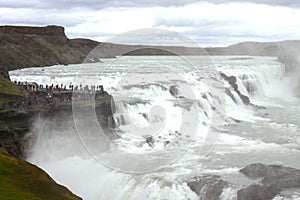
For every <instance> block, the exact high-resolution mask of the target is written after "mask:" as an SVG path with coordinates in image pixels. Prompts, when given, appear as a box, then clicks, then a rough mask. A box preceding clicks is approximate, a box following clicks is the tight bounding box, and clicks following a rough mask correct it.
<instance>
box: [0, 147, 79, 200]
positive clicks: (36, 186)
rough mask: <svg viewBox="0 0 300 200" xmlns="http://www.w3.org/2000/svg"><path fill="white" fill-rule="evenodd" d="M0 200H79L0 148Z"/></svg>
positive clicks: (41, 172) (38, 171) (40, 171)
mask: <svg viewBox="0 0 300 200" xmlns="http://www.w3.org/2000/svg"><path fill="white" fill-rule="evenodd" d="M0 199H1V200H2V199H5V200H10V199H11V200H13V199H31V200H32V199H43V200H44V199H45V200H47V199H79V198H78V197H76V196H75V195H73V194H72V193H71V192H70V191H68V190H67V189H66V188H65V187H63V186H60V185H58V184H56V183H55V182H54V181H53V180H52V179H51V178H50V177H49V176H48V175H47V174H46V173H45V172H44V171H43V170H41V169H39V168H38V167H36V166H34V165H32V164H30V163H27V162H25V161H22V160H19V159H17V158H14V157H12V156H10V155H9V154H8V153H7V152H6V151H5V150H3V149H1V148H0Z"/></svg>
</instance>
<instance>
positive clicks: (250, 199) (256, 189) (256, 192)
mask: <svg viewBox="0 0 300 200" xmlns="http://www.w3.org/2000/svg"><path fill="white" fill-rule="evenodd" d="M279 192H280V189H279V188H277V187H276V186H274V185H271V186H268V187H266V186H264V185H258V184H253V185H250V186H249V187H247V188H245V189H241V190H239V191H238V193H237V199H238V200H271V199H273V198H274V197H275V196H276V195H277V194H278V193H279Z"/></svg>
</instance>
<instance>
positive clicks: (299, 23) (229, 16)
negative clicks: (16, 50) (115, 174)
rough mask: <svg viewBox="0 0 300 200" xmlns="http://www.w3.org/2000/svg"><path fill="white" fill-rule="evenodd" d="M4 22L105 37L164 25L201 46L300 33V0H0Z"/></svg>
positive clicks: (292, 36) (0, 17)
mask: <svg viewBox="0 0 300 200" xmlns="http://www.w3.org/2000/svg"><path fill="white" fill-rule="evenodd" d="M0 23H1V24H3V25H4V24H5V25H6V24H9V25H35V26H43V25H49V24H52V25H62V26H65V27H66V34H67V36H68V37H70V38H77V37H84V38H90V39H95V40H98V41H106V40H107V39H109V38H111V37H112V36H115V35H118V34H120V33H122V32H126V31H131V30H134V29H140V28H164V29H168V30H173V31H176V32H179V33H181V34H183V35H185V36H187V37H189V38H191V39H192V40H194V41H196V42H197V43H198V44H199V45H201V46H225V45H229V44H234V43H237V42H242V41H279V40H290V39H300V1H299V0H254V1H238V0H231V1H228V0H212V1H196V0H180V1H174V0H120V1H113V0H51V1H50V0H27V1H20V0H0Z"/></svg>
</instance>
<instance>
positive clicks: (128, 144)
mask: <svg viewBox="0 0 300 200" xmlns="http://www.w3.org/2000/svg"><path fill="white" fill-rule="evenodd" d="M131 58H134V57H131ZM233 58H234V57H213V58H212V59H213V61H214V62H215V63H217V68H218V70H219V71H221V72H224V73H225V74H227V75H229V76H234V77H236V79H237V85H238V90H239V91H240V93H241V94H243V95H245V96H247V97H249V98H250V100H251V101H254V100H255V101H259V100H261V99H262V98H263V97H265V96H268V95H270V91H271V90H273V89H274V84H273V83H274V82H276V80H278V79H280V78H282V77H283V75H284V73H285V70H284V66H283V65H282V64H280V63H278V62H277V61H276V59H275V58H261V57H259V58H257V57H251V58H252V59H249V60H237V59H233ZM126 59H127V58H126ZM128 59H129V58H128ZM163 59H166V60H168V59H169V61H170V65H172V62H173V64H174V63H175V64H176V63H177V61H176V60H175V61H172V59H173V58H172V57H164V58H163ZM142 60H143V57H139V62H140V63H139V65H140V67H141V68H142V67H143V62H142ZM104 61H105V62H110V60H108V61H106V60H104ZM171 61H172V62H171ZM104 64H105V63H104ZM104 64H103V63H102V64H101V63H97V64H85V65H69V66H54V67H50V68H48V67H47V68H28V69H23V70H17V71H13V72H10V76H11V79H12V80H17V81H29V82H37V83H39V84H49V85H50V84H59V85H60V84H64V85H67V86H68V85H69V84H70V83H75V79H74V78H73V77H72V75H74V76H76V75H77V74H78V73H77V72H78V70H79V71H80V72H81V73H80V74H81V77H82V78H83V79H81V80H82V81H83V83H84V84H87V85H98V84H103V85H104V88H105V90H106V91H108V92H109V93H111V94H113V95H115V97H116V98H115V102H116V112H115V114H114V120H115V122H116V124H117V128H116V131H119V133H120V135H121V137H120V139H118V140H116V141H115V144H117V145H118V147H119V148H120V149H121V150H124V151H127V152H140V153H141V152H148V151H159V150H163V149H164V148H171V149H180V147H182V146H186V145H190V146H189V147H190V148H188V149H185V150H186V156H183V157H182V158H181V159H180V160H179V161H178V162H176V163H173V164H172V165H170V166H169V167H167V168H166V169H164V170H162V171H159V172H157V173H150V174H144V175H132V174H126V173H121V172H115V171H114V170H111V169H109V168H106V167H104V166H103V165H101V164H99V163H98V162H97V161H96V160H95V159H93V158H91V157H90V155H88V154H87V153H86V152H85V149H84V148H82V146H81V144H80V141H78V138H77V137H76V135H74V134H72V133H73V132H74V130H72V129H71V130H68V129H67V130H57V131H55V130H52V128H51V126H49V125H47V124H44V123H41V122H40V121H36V124H35V128H34V129H33V132H34V133H33V135H32V138H33V139H34V140H33V141H32V143H31V146H30V149H29V152H28V160H29V161H30V162H33V163H35V164H37V165H38V166H40V167H42V168H43V169H45V170H46V171H47V172H48V173H49V174H50V175H51V176H53V178H54V179H55V180H56V181H58V182H59V183H61V184H64V185H66V186H68V187H69V188H70V189H71V190H72V191H73V192H75V193H76V194H78V195H79V196H82V197H84V198H86V199H198V198H199V197H197V196H196V194H195V193H193V192H192V191H191V190H190V189H189V187H188V186H187V185H186V183H184V181H183V180H187V179H188V178H191V177H192V176H194V175H195V176H196V175H199V173H200V174H201V173H217V174H218V173H219V174H226V173H232V172H236V171H237V168H231V167H229V168H228V167H226V165H227V164H228V163H222V164H223V165H224V166H223V169H220V167H221V166H220V165H218V166H215V167H213V168H214V169H213V170H209V169H203V168H201V167H202V166H201V163H200V162H202V160H201V159H202V157H201V154H200V153H199V149H201V145H202V143H203V141H204V140H205V138H206V136H207V133H208V131H209V130H210V129H211V130H213V131H219V129H218V128H220V127H211V125H212V124H211V122H212V118H213V115H214V113H218V112H219V113H221V110H220V108H219V107H218V105H217V103H218V100H219V101H221V99H214V98H216V97H215V96H214V94H213V93H212V92H211V90H210V88H209V87H208V86H207V84H206V83H205V80H204V79H203V77H200V75H201V74H199V72H196V71H191V70H180V71H181V73H180V74H179V75H178V76H177V77H176V78H175V79H174V78H173V79H167V78H166V77H167V75H168V73H166V71H165V70H163V72H164V73H161V75H162V76H163V77H164V78H162V80H161V81H156V82H155V81H152V82H151V81H147V80H146V81H145V80H144V79H143V74H142V73H141V74H138V75H135V76H134V80H133V82H132V78H131V77H130V76H133V75H132V74H131V75H130V74H129V76H128V77H127V79H126V78H125V79H124V76H125V74H126V70H124V68H125V67H126V66H124V65H117V66H115V67H114V68H110V69H108V71H104V69H103V66H105V65H104ZM174 66H176V67H179V68H180V67H181V66H180V65H179V64H178V63H177V64H176V65H174ZM99 69H100V72H99ZM145 70H146V72H147V75H149V74H151V67H149V66H146V67H145ZM103 71H104V72H103ZM103 73H104V74H105V76H104V75H103ZM54 74H55V76H54ZM179 76H180V77H179ZM151 79H152V80H155V76H154V77H152V78H151ZM124 80H125V82H121V81H124ZM182 80H185V81H182ZM126 81H129V83H130V84H128V85H127V84H126ZM120 82H121V83H120ZM218 82H221V83H222V84H223V85H224V87H227V88H229V89H230V92H231V94H232V96H234V98H235V99H236V100H237V101H236V102H235V101H233V100H232V98H231V97H230V96H228V95H226V94H224V95H225V100H226V101H225V102H222V103H225V107H226V114H227V117H228V118H233V119H235V120H242V121H248V122H255V121H262V120H265V119H263V118H262V117H258V116H255V115H254V114H255V111H254V110H251V109H250V108H249V106H246V105H244V104H243V101H242V100H241V99H240V97H239V95H238V94H237V93H236V92H235V91H234V89H233V88H231V86H230V84H228V83H227V82H226V81H225V80H218ZM77 84H80V83H77ZM275 85H276V84H275ZM187 87H188V88H192V91H193V93H192V95H191V93H188V92H186V88H187ZM171 88H172V89H171ZM271 96H272V95H271ZM118 97H121V98H118ZM125 97H126V98H125ZM257 99H258V100H257ZM213 100H215V101H213ZM183 111H184V112H186V113H189V112H191V113H192V112H196V111H197V112H198V114H199V115H198V118H199V133H198V134H195V133H193V132H192V133H190V132H188V131H187V132H180V131H179V129H180V127H178V126H179V125H180V123H181V122H182V119H181V116H182V112H183ZM187 116H188V115H187ZM189 121H193V119H187V120H186V124H185V126H187V127H188V126H189V124H188V123H187V122H189ZM231 123H233V121H231ZM234 123H235V122H234ZM275 125H276V124H275ZM149 126H151V128H152V130H150V131H149V130H148V129H147V127H149ZM276 126H280V125H278V124H277V125H276ZM279 128H282V127H279ZM287 128H288V129H294V128H295V127H293V126H290V125H287ZM51 130H52V131H51ZM147 130H148V132H147ZM153 130H155V131H156V133H157V134H156V135H154V138H153V141H151V142H152V143H153V144H152V145H151V144H149V143H151V142H149V143H147V142H146V141H145V137H147V136H149V135H152V132H153ZM151 131H152V132H151ZM132 132H133V133H132ZM62 133H63V134H62ZM126 133H127V134H126ZM130 134H133V135H130ZM143 137H144V139H143ZM218 143H219V144H220V146H221V147H222V148H223V147H224V148H227V149H223V150H222V151H219V152H215V154H216V155H221V154H227V153H230V152H234V153H245V152H246V153H248V152H253V151H264V150H266V149H268V150H270V149H272V148H274V149H275V148H278V146H279V145H277V144H272V143H269V144H266V143H263V142H260V141H255V140H250V139H246V138H245V137H243V135H242V134H240V135H239V136H236V135H230V134H225V133H224V134H222V135H221V137H219V140H218ZM245 147H248V148H245ZM221 156H222V155H221ZM225 156H226V155H225ZM124 162H126V161H124ZM204 162H205V161H204ZM224 162H226V161H224ZM216 163H217V164H218V163H219V162H216ZM229 165H230V164H229ZM195 168H196V169H195ZM215 168H216V169H217V170H216V169H215ZM74 174H75V175H76V176H75V178H74ZM78 180H80V181H78ZM108 191H109V192H108ZM235 198H236V188H231V187H227V188H225V189H224V191H223V193H222V195H221V199H235Z"/></svg>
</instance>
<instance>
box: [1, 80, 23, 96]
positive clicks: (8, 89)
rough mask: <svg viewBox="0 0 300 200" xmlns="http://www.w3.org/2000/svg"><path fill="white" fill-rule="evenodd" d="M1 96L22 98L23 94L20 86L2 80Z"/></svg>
mask: <svg viewBox="0 0 300 200" xmlns="http://www.w3.org/2000/svg"><path fill="white" fill-rule="evenodd" d="M0 94H6V95H15V96H21V95H22V92H21V90H20V88H19V87H18V86H16V85H15V84H13V83H12V82H11V81H10V80H8V79H0Z"/></svg>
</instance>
